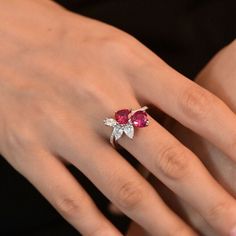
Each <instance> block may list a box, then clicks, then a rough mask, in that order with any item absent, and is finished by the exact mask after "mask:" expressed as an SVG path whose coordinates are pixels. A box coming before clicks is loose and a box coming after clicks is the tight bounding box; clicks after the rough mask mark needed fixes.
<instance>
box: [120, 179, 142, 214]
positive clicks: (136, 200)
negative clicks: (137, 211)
mask: <svg viewBox="0 0 236 236" xmlns="http://www.w3.org/2000/svg"><path fill="white" fill-rule="evenodd" d="M142 197H143V189H142V187H141V184H138V183H134V182H127V183H125V184H123V185H122V186H121V187H120V188H119V190H118V191H117V194H116V203H117V205H118V207H120V208H121V209H124V210H128V211H130V210H132V209H134V208H136V207H138V205H139V204H140V203H141V201H142Z"/></svg>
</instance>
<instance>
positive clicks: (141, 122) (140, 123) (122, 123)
mask: <svg viewBox="0 0 236 236" xmlns="http://www.w3.org/2000/svg"><path fill="white" fill-rule="evenodd" d="M147 109H148V107H147V106H144V107H141V108H140V109H137V110H132V109H122V110H119V111H117V112H116V113H115V119H113V118H106V119H105V120H104V124H105V125H106V126H110V127H113V131H112V134H111V137H110V143H111V144H112V146H113V147H115V142H116V141H117V140H118V139H120V138H121V137H122V135H123V133H125V134H126V136H128V137H129V138H130V139H133V137H134V127H137V128H143V127H146V126H148V124H149V121H148V117H147V113H146V110H147Z"/></svg>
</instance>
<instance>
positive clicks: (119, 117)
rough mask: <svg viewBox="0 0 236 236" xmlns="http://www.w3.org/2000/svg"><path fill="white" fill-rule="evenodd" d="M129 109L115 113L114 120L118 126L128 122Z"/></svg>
mask: <svg viewBox="0 0 236 236" xmlns="http://www.w3.org/2000/svg"><path fill="white" fill-rule="evenodd" d="M129 113H130V110H129V109H123V110H119V111H117V112H116V113H115V119H116V121H117V122H118V123H119V124H127V123H128V120H129Z"/></svg>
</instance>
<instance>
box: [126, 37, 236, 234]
mask: <svg viewBox="0 0 236 236" xmlns="http://www.w3.org/2000/svg"><path fill="white" fill-rule="evenodd" d="M196 82H197V83H198V84H200V85H201V86H203V87H204V88H207V89H208V90H209V91H211V92H212V93H214V94H215V95H217V96H218V97H220V98H221V99H222V100H223V101H224V102H225V103H226V104H228V106H229V107H230V108H231V109H232V110H233V111H234V112H236V94H235V89H236V40H234V41H233V42H232V43H231V44H230V45H228V46H227V47H225V48H224V49H223V50H221V51H220V52H219V53H217V55H216V56H215V57H214V58H213V59H212V60H211V61H210V62H209V63H208V65H207V66H206V67H205V68H204V69H203V70H202V71H201V73H199V75H198V76H197V78H196ZM166 127H169V128H168V129H169V130H170V131H171V132H172V133H173V134H174V135H175V136H176V137H177V138H178V139H179V140H181V142H182V143H184V144H185V145H186V146H187V147H189V148H190V149H191V150H192V151H193V152H194V153H195V154H196V155H198V156H199V157H200V158H201V161H202V162H203V163H204V165H205V166H206V167H207V169H208V170H209V171H210V173H211V174H212V175H213V176H214V178H215V179H217V181H218V182H219V183H220V184H221V185H222V186H223V187H224V188H225V189H226V190H227V191H228V192H229V193H231V195H232V196H233V197H236V185H235V174H236V165H235V162H234V161H232V160H231V159H229V158H228V157H227V155H225V154H224V153H223V152H222V151H220V150H219V149H218V148H217V147H216V146H214V145H212V144H211V143H209V142H208V141H207V140H206V139H204V138H202V137H200V136H199V135H197V134H196V133H194V132H192V131H191V130H189V129H186V128H185V127H184V126H182V125H181V124H179V123H178V122H176V121H175V120H173V119H171V120H169V121H168V122H167V125H166ZM219 132H222V131H221V130H219ZM150 181H151V182H152V185H153V186H154V187H155V188H156V189H157V191H158V192H160V193H161V195H162V197H163V198H164V199H168V204H169V205H170V206H171V207H172V208H173V209H174V210H175V211H176V212H177V213H178V214H179V215H181V216H182V218H184V219H185V220H186V221H188V222H189V223H190V224H191V225H192V226H193V227H194V228H196V229H197V230H198V231H199V232H200V235H205V236H215V235H216V234H215V232H214V231H213V229H212V228H211V227H210V226H209V225H208V224H207V222H206V221H205V220H204V219H203V218H202V216H201V215H200V214H199V213H198V212H197V211H196V210H194V209H193V208H192V207H191V206H189V204H187V203H186V202H184V201H182V200H181V199H177V197H176V195H174V194H173V193H172V192H171V191H169V190H168V189H167V188H165V187H164V186H163V185H162V184H161V183H160V182H159V181H157V180H156V179H155V178H154V177H153V176H151V177H150ZM203 199H204V196H203ZM222 207H223V208H227V207H228V206H227V204H226V205H223V206H222ZM129 235H130V236H131V235H139V236H141V235H147V234H146V233H145V232H144V231H143V230H142V229H141V228H140V227H138V226H137V225H135V224H132V226H131V228H130V230H129Z"/></svg>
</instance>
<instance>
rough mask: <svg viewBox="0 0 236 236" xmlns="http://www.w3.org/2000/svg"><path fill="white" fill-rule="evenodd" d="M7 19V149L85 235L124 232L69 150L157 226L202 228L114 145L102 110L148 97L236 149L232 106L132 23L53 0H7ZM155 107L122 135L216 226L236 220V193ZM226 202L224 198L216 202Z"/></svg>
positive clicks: (150, 227)
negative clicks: (148, 42)
mask: <svg viewBox="0 0 236 236" xmlns="http://www.w3.org/2000/svg"><path fill="white" fill-rule="evenodd" d="M0 22H1V24H0V35H1V37H0V40H1V43H0V51H1V54H0V74H1V77H0V117H1V123H0V152H1V154H2V155H3V156H4V158H6V160H7V161H8V162H9V163H10V164H11V165H12V166H13V167H14V168H15V169H16V170H17V171H19V172H20V173H21V174H22V175H23V176H25V178H27V179H28V180H29V181H30V182H31V183H32V184H33V185H34V186H35V187H36V188H37V189H38V190H39V191H40V192H41V193H42V194H43V195H44V196H45V198H46V199H48V201H49V202H50V203H51V204H52V205H53V206H54V207H55V209H57V210H58V212H59V213H60V214H61V215H62V216H63V217H64V218H65V219H66V220H67V221H68V222H69V223H71V225H73V226H74V227H75V228H76V229H77V230H78V231H80V232H81V233H82V234H83V235H99V236H103V235H121V233H120V232H118V230H117V229H115V228H114V226H112V225H111V223H110V222H108V220H107V219H105V217H104V216H103V215H102V214H101V212H99V210H98V209H97V208H96V206H95V204H94V203H93V202H92V200H91V198H90V197H89V195H88V194H87V193H86V192H85V191H84V190H83V189H82V187H81V186H80V185H79V183H78V182H77V181H76V180H75V179H74V178H73V177H72V175H71V174H70V173H69V172H68V171H67V169H66V167H65V162H66V163H70V164H72V165H75V166H76V167H77V168H78V169H79V170H81V171H82V172H83V173H84V174H85V175H86V176H87V177H88V178H89V179H90V180H91V181H92V182H93V183H94V184H95V185H96V186H97V187H98V188H99V189H100V190H101V191H102V192H103V193H104V194H105V195H106V196H107V197H108V198H109V199H110V200H111V202H113V203H114V204H115V205H116V206H117V207H118V208H119V209H120V210H121V211H122V212H124V213H125V214H126V215H127V216H129V217H130V218H131V219H133V220H134V221H135V222H137V223H138V224H140V225H141V226H142V227H143V228H144V229H146V230H147V231H148V232H149V233H150V234H152V235H181V236H185V235H188V236H192V235H196V233H195V232H194V230H192V229H191V228H190V227H189V226H188V225H187V224H186V223H185V222H184V221H183V220H182V219H181V218H180V217H179V216H178V215H177V214H175V213H174V212H173V211H172V210H171V209H170V208H169V207H168V206H167V205H166V204H165V203H164V201H163V200H162V199H161V197H160V196H159V195H158V194H157V193H156V191H155V189H154V188H153V187H152V186H151V185H150V184H149V183H148V182H147V181H146V180H145V178H143V177H142V176H141V175H140V174H139V173H138V171H136V170H135V169H134V168H133V167H132V166H131V165H130V164H129V163H128V162H127V161H126V160H125V159H124V158H123V157H122V156H121V155H120V154H119V153H118V152H117V151H116V150H115V149H113V148H112V147H111V145H110V143H109V136H110V134H111V131H112V130H111V129H110V128H109V127H105V126H104V124H103V119H104V118H105V117H112V116H114V112H115V111H117V110H120V109H123V108H133V109H137V108H139V107H140V106H143V105H152V106H155V107H156V108H159V109H160V110H162V111H164V112H166V113H167V114H169V115H170V116H172V117H174V118H175V119H176V120H178V121H179V122H181V123H182V124H184V125H185V126H186V127H189V128H190V129H192V130H193V131H194V132H196V133H198V134H199V135H201V136H203V137H205V138H206V139H208V140H210V141H211V142H212V143H214V144H215V145H216V146H217V147H219V149H221V150H222V151H223V152H225V153H227V154H228V156H229V158H231V159H232V160H236V155H235V153H236V152H235V150H236V146H235V141H234V140H235V137H236V130H235V129H234V127H235V126H236V117H235V114H234V113H233V112H232V110H231V109H230V108H229V107H228V106H227V105H226V104H225V103H224V102H223V101H222V100H221V99H219V98H218V97H217V96H215V95H214V94H212V93H211V92H209V91H207V90H206V89H204V88H201V87H200V86H198V85H197V84H195V83H194V82H192V81H190V80H188V79H187V78H185V77H184V76H183V75H181V74H179V73H178V72H176V71H175V70H173V69H172V68H171V67H169V66H168V65H167V64H166V63H165V62H163V61H162V60H161V59H160V58H159V57H158V56H156V55H155V54H153V53H152V52H151V51H150V50H148V49H147V48H146V47H145V46H143V45H142V44H141V43H140V42H138V41H137V40H136V39H134V38H133V37H131V36H130V35H128V34H126V33H124V32H122V31H120V30H118V29H116V28H114V27H111V26H109V25H106V24H103V23H101V22H98V21H95V20H92V19H88V18H85V17H82V16H78V15H74V14H72V13H70V12H67V11H66V10H64V9H62V8H60V7H59V6H57V5H56V4H54V3H53V2H51V1H47V0H35V1H32V0H21V1H19V0H9V1H1V2H0ZM147 78H148V79H147ZM149 118H150V126H148V127H146V128H144V129H142V130H136V132H135V138H134V140H131V139H128V138H126V137H124V138H122V139H121V140H120V142H119V144H120V145H121V146H122V147H124V148H125V149H126V150H127V151H129V152H130V153H131V154H132V155H133V156H134V157H135V158H137V160H139V161H140V162H141V163H142V164H143V165H144V166H145V167H146V168H147V169H148V170H149V171H151V172H152V173H153V174H154V175H155V176H156V177H157V178H158V179H160V180H161V181H162V182H163V183H164V184H165V185H166V186H167V187H169V188H170V189H171V190H172V191H173V192H175V193H176V194H177V195H178V196H180V197H181V198H182V199H183V200H184V201H186V202H187V203H189V204H190V205H191V206H192V207H194V208H195V209H196V210H197V212H199V213H200V214H201V215H202V216H203V217H204V219H205V220H206V221H207V222H208V223H209V224H210V225H211V226H212V227H213V228H214V229H215V230H216V231H217V232H218V233H219V234H222V235H229V234H230V232H231V231H232V229H233V228H234V227H235V226H236V202H235V200H234V198H233V197H232V196H231V195H230V194H229V193H228V192H227V191H225V190H224V189H223V188H222V186H221V185H220V184H219V183H218V182H217V181H216V180H215V179H214V178H213V177H212V176H211V175H210V174H209V172H208V171H207V169H206V168H205V167H204V165H203V164H202V163H201V161H200V160H199V158H198V157H197V156H196V155H195V154H194V153H193V152H192V151H190V150H189V149H188V148H186V147H185V146H184V145H182V144H181V143H180V142H179V141H178V140H177V139H176V138H175V137H174V136H173V135H171V133H170V132H168V131H167V130H166V129H165V128H164V127H162V126H161V125H160V124H159V123H158V122H156V121H155V119H154V118H151V117H149ZM221 127H224V129H223V130H222V132H220V133H219V132H218V130H219V129H220V128H221ZM203 195H204V196H205V198H204V201H203V200H202V198H201V197H200V196H203ZM225 203H226V204H227V206H228V207H227V209H222V208H219V206H222V204H225ZM217 209H218V210H217ZM212 212H215V213H216V214H214V215H213V214H212ZM160 215H161V216H162V217H161V219H160V218H159V216H160Z"/></svg>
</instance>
